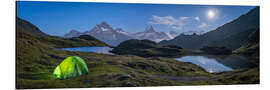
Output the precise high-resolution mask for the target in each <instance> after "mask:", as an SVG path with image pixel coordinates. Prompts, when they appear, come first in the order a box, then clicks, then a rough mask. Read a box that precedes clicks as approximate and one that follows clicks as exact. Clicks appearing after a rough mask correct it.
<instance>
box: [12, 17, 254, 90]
mask: <svg viewBox="0 0 270 90" xmlns="http://www.w3.org/2000/svg"><path fill="white" fill-rule="evenodd" d="M16 22H17V23H16V88H18V89H25V88H68V87H69V88H71V87H72V88H89V87H137V86H179V85H224V84H258V83H259V68H253V69H249V70H235V71H230V72H222V73H208V72H206V71H205V70H204V69H202V68H200V67H198V66H196V65H194V64H191V63H184V62H180V61H176V60H174V59H170V58H166V57H140V56H135V55H105V54H96V53H83V52H70V51H64V50H59V49H55V48H60V47H79V46H107V45H106V44H105V43H103V42H101V41H98V40H97V39H95V38H93V37H91V36H82V37H79V38H72V39H64V38H60V37H54V36H48V35H46V34H44V33H42V32H41V31H40V30H39V29H38V28H37V27H35V26H34V25H32V24H31V23H29V22H27V21H25V20H22V19H19V18H17V21H16ZM69 56H79V57H81V58H82V59H84V60H85V62H86V63H87V66H88V69H89V73H88V74H86V75H83V76H80V77H76V78H69V79H64V80H60V79H56V77H55V76H53V75H52V73H53V70H54V69H55V67H56V66H57V65H58V64H59V63H60V62H61V61H62V60H63V59H65V58H66V57H69Z"/></svg>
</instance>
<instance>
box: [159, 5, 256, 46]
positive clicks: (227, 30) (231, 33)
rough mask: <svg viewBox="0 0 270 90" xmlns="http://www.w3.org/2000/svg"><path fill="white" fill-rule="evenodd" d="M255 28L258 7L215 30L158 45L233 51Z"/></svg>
mask: <svg viewBox="0 0 270 90" xmlns="http://www.w3.org/2000/svg"><path fill="white" fill-rule="evenodd" d="M257 28H259V7H256V8H254V9H252V10H251V11H249V12H248V13H247V14H244V15H242V16H240V17H239V18H237V19H235V20H233V21H231V22H229V23H226V24H224V25H222V26H220V27H218V28H217V29H216V30H213V31H210V32H207V33H205V34H202V35H197V34H193V35H184V34H181V35H179V36H177V37H175V38H174V39H172V40H164V41H161V42H160V43H159V44H161V45H179V46H181V47H183V48H186V49H200V48H201V47H202V46H219V47H222V46H224V47H227V48H229V49H231V50H234V49H237V48H239V47H241V45H243V44H244V43H245V42H246V41H247V40H248V36H249V35H250V34H251V33H252V32H253V31H254V30H256V29H257Z"/></svg>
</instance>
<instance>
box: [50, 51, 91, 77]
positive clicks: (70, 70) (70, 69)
mask: <svg viewBox="0 0 270 90" xmlns="http://www.w3.org/2000/svg"><path fill="white" fill-rule="evenodd" d="M87 73H88V68H87V64H86V63H85V62H84V60H83V59H82V58H80V57H78V56H71V57H68V58H66V59H65V60H64V61H62V62H61V64H59V65H58V66H57V67H56V68H55V69H54V72H53V74H54V75H55V76H56V77H57V78H60V79H66V78H70V77H78V76H80V75H84V74H87Z"/></svg>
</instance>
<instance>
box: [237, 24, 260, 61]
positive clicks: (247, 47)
mask: <svg viewBox="0 0 270 90" xmlns="http://www.w3.org/2000/svg"><path fill="white" fill-rule="evenodd" d="M259 41H260V30H259V29H256V31H254V32H252V34H250V36H249V39H248V41H247V42H245V44H243V45H242V46H241V47H240V48H238V49H236V50H235V51H234V53H237V54H243V55H247V56H253V57H257V58H259V53H260V50H259V49H260V43H259Z"/></svg>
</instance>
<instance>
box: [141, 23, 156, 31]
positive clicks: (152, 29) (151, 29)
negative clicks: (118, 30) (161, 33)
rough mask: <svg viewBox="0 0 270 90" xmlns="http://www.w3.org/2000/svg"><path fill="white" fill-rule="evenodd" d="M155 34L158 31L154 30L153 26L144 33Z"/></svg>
mask: <svg viewBox="0 0 270 90" xmlns="http://www.w3.org/2000/svg"><path fill="white" fill-rule="evenodd" d="M153 32H156V31H155V30H154V28H153V27H152V25H151V26H148V27H147V28H146V30H145V31H144V33H153Z"/></svg>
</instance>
